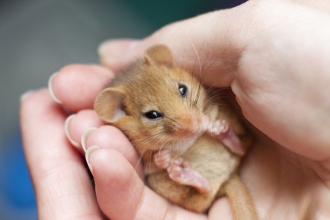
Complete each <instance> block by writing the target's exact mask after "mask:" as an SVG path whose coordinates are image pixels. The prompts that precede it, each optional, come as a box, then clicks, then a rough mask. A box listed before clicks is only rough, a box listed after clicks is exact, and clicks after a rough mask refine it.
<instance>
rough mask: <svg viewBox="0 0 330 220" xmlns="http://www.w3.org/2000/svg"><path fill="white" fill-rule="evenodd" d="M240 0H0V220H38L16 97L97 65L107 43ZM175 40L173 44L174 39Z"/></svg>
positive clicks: (143, 33) (134, 35) (238, 2)
mask: <svg viewBox="0 0 330 220" xmlns="http://www.w3.org/2000/svg"><path fill="white" fill-rule="evenodd" d="M243 2H244V0H208V1H204V0H180V1H177V0H167V1H147V0H139V1H137V0H135V1H134V0H121V1H115V0H94V1H92V0H24V1H22V0H0V105H1V108H0V113H1V114H0V220H18V219H24V220H30V219H37V215H36V204H35V198H34V192H33V188H32V185H31V182H30V179H29V174H28V171H27V167H26V164H25V160H24V154H23V151H22V143H21V138H20V129H19V118H18V109H19V98H20V95H21V94H23V93H24V92H26V91H28V90H34V89H37V88H40V87H46V86H47V81H48V78H49V76H50V75H51V74H53V73H54V72H56V71H57V70H58V69H60V68H61V67H62V66H64V65H67V64H70V63H97V62H98V57H97V53H96V50H97V47H98V45H99V44H100V43H101V42H102V41H104V40H107V39H110V38H143V37H145V36H147V35H149V34H151V33H152V32H154V31H155V30H157V29H158V28H160V27H162V26H164V25H166V24H168V23H170V22H173V21H177V20H182V19H186V18H189V17H193V16H196V15H199V14H202V13H205V12H208V11H214V10H217V9H223V8H230V7H234V6H236V5H239V4H241V3H243ZM173 40H175V39H173Z"/></svg>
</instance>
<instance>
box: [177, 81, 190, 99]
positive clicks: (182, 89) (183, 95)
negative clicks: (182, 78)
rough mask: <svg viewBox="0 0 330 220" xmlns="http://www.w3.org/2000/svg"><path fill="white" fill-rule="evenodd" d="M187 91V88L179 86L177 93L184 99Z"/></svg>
mask: <svg viewBox="0 0 330 220" xmlns="http://www.w3.org/2000/svg"><path fill="white" fill-rule="evenodd" d="M187 91H188V88H187V86H186V85H183V84H179V92H180V94H181V96H182V97H186V95H187Z"/></svg>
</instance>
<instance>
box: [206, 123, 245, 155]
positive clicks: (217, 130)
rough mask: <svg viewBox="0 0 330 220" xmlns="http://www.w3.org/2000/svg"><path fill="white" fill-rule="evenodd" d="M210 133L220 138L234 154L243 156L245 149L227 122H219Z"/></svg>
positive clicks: (210, 129) (213, 125) (211, 128)
mask: <svg viewBox="0 0 330 220" xmlns="http://www.w3.org/2000/svg"><path fill="white" fill-rule="evenodd" d="M208 131H209V133H210V134H211V135H212V136H213V137H215V138H218V139H219V140H220V141H221V142H222V143H223V144H224V145H226V147H227V148H228V149H229V150H230V151H231V152H233V153H235V154H238V155H240V156H243V155H244V153H245V148H244V146H243V144H242V142H241V140H240V139H239V137H238V136H237V135H236V133H235V131H234V129H233V127H232V125H231V124H230V123H229V122H228V121H227V120H217V121H215V122H213V123H212V125H211V126H210V127H209V130H208Z"/></svg>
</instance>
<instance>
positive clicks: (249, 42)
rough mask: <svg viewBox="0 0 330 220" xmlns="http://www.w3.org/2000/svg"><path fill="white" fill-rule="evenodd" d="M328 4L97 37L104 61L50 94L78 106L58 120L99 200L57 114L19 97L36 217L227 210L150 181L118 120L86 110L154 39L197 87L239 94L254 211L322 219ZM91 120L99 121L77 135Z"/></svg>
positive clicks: (76, 70)
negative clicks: (182, 197) (192, 201)
mask: <svg viewBox="0 0 330 220" xmlns="http://www.w3.org/2000/svg"><path fill="white" fill-rule="evenodd" d="M329 8H330V7H329V3H327V2H326V1H313V3H310V2H301V1H292V2H282V1H249V2H247V3H245V4H243V5H241V6H239V7H236V8H234V9H230V10H225V11H218V12H212V13H209V14H205V15H202V16H199V17H196V18H193V19H190V20H186V21H182V22H178V23H174V24H172V25H169V26H166V27H165V28H163V29H161V30H159V31H158V32H156V33H155V34H153V35H152V36H150V37H148V38H146V39H144V40H142V41H131V40H120V41H111V42H106V43H105V44H103V45H102V46H101V47H100V50H99V51H100V58H101V61H102V64H103V65H104V66H106V67H107V68H104V67H100V66H95V65H71V66H67V67H65V68H63V69H61V70H60V71H59V72H58V73H57V74H56V75H55V76H54V77H53V79H52V81H51V88H52V89H51V91H52V94H53V95H54V96H55V97H56V99H57V100H59V101H60V102H61V104H62V105H63V106H65V108H67V109H69V110H70V111H74V112H77V114H76V115H74V116H72V117H71V118H70V120H68V121H67V123H66V130H67V136H69V137H70V140H71V143H73V144H72V145H75V146H77V149H81V147H84V148H85V149H86V150H87V154H86V155H87V161H88V163H89V167H90V169H91V170H92V173H93V176H94V181H95V188H96V198H95V196H94V192H93V186H92V184H91V181H90V180H89V178H88V175H87V172H86V170H85V169H84V168H85V167H84V163H83V162H82V160H81V158H80V157H79V154H78V153H77V151H75V150H73V147H72V146H69V143H68V142H67V141H66V140H65V137H64V130H63V127H62V126H64V125H63V124H64V120H65V111H63V109H62V108H60V107H59V105H57V104H56V103H54V102H53V101H52V100H51V98H50V97H51V96H50V94H49V93H48V92H47V91H44V90H42V91H39V92H37V93H35V94H33V95H31V96H30V97H28V98H26V99H25V100H24V101H23V103H22V108H21V124H22V133H23V141H24V147H25V152H26V157H27V162H28V164H29V167H30V171H31V175H32V179H33V183H34V186H35V189H36V194H37V201H38V209H39V216H40V219H48V218H47V216H51V215H52V214H53V215H54V216H65V215H70V216H72V218H74V217H76V216H79V217H81V216H83V217H85V218H86V219H89V218H96V219H97V218H99V219H101V218H102V214H101V212H100V210H99V208H100V209H101V210H102V212H103V213H104V214H105V215H106V216H108V217H109V218H111V219H206V218H208V219H221V218H223V219H228V218H230V216H231V214H230V207H229V204H228V201H227V200H226V199H225V198H222V199H220V200H218V201H216V202H215V203H214V205H213V206H212V208H211V209H210V211H209V214H208V216H206V215H199V214H195V213H191V212H188V211H186V210H183V209H181V208H179V207H177V206H174V205H171V204H170V203H168V202H167V201H165V200H164V199H162V198H161V197H159V196H158V195H156V194H155V193H153V192H152V191H151V190H149V189H148V188H147V187H146V186H145V185H144V183H143V172H142V168H141V166H140V163H139V157H138V155H137V154H136V153H135V151H134V149H133V147H132V145H131V144H130V143H129V142H128V140H127V139H126V138H125V137H124V136H123V135H122V133H121V132H119V131H118V130H117V129H116V128H113V127H111V126H101V125H102V122H100V121H99V119H98V118H97V116H96V114H95V113H94V111H93V110H91V109H92V106H93V101H94V99H95V97H96V96H97V94H98V93H99V92H100V91H101V90H102V89H103V88H104V87H105V86H106V85H107V84H108V83H109V82H110V81H111V79H112V78H113V77H114V72H118V71H119V70H120V69H122V68H124V67H125V66H127V65H128V64H130V63H131V62H133V61H134V60H135V59H137V58H139V57H141V56H142V54H143V51H144V50H145V49H146V48H147V47H149V46H150V45H152V44H156V43H164V44H167V45H168V46H169V47H170V48H171V50H172V51H173V53H174V57H175V60H176V63H177V65H178V66H181V67H183V68H185V69H187V70H190V71H191V72H193V74H196V75H197V76H200V75H202V76H203V82H204V83H205V84H206V85H211V86H217V87H231V88H232V91H233V93H234V96H232V97H233V98H232V99H231V100H230V101H232V102H234V101H235V99H236V100H237V102H238V104H239V106H240V108H241V110H242V112H243V115H244V116H245V117H246V119H247V120H248V121H249V122H250V124H251V125H250V130H251V132H253V133H254V136H255V142H254V144H253V146H252V147H251V149H250V151H249V152H248V154H247V155H246V157H245V159H244V162H243V164H242V166H241V170H240V176H241V177H242V179H243V182H244V183H245V184H246V185H247V187H248V189H249V190H250V192H251V195H252V198H253V200H254V202H255V205H256V208H257V211H258V214H259V216H260V217H261V219H281V218H285V219H297V216H299V213H302V207H303V206H304V205H303V204H304V201H306V199H307V200H308V199H311V201H312V202H311V204H312V205H313V206H315V213H316V215H317V216H318V217H320V219H322V218H323V219H327V218H329V217H330V213H329V210H330V209H329V204H328V202H327V201H330V182H329V181H330V162H329V161H330V147H329V146H330V136H329V135H328V134H327V133H328V132H327V131H329V130H330V121H329V120H330V117H328V112H330V111H329V110H330V103H329V102H330V101H329V99H328V97H327V94H330V93H329V92H330V91H329V86H328V85H329V81H330V78H329V77H328V74H327V72H329V68H328V65H327V64H328V63H329V62H330V60H329V59H330V58H329V57H330V56H329V55H330V54H329V53H330V46H329V44H327V41H328V39H330V38H329V37H330V31H329V29H328V28H327V27H329V25H330V17H329V15H328V14H327V13H328V11H329ZM35 108H37V110H38V111H36V110H35ZM100 126H101V127H100ZM90 127H97V129H89V130H88V131H87V132H84V131H85V130H87V129H88V128H90ZM32 128H33V129H32ZM40 131H42V133H40ZM81 139H82V144H80V143H81ZM69 174H71V175H69ZM50 189H52V190H50ZM66 204H67V205H66ZM98 207H99V208H98ZM45 210H46V211H45ZM70 210H71V211H72V212H70ZM80 219H81V218H80Z"/></svg>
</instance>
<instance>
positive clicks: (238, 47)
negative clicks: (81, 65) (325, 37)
mask: <svg viewBox="0 0 330 220" xmlns="http://www.w3.org/2000/svg"><path fill="white" fill-rule="evenodd" d="M301 4H302V5H305V6H308V7H306V9H307V10H308V8H310V9H317V10H320V11H326V12H329V8H330V3H329V1H324V0H318V1H312V2H309V3H307V1H304V2H303V1H300V0H296V1H292V2H283V1H267V2H265V1H247V2H245V3H244V4H242V5H240V6H238V7H235V8H232V9H227V10H219V11H215V12H211V13H207V14H203V15H200V16H197V17H194V18H191V19H187V20H184V21H181V22H176V23H173V24H170V25H167V26H165V27H164V28H162V29H160V30H159V31H157V32H155V33H154V34H153V35H151V36H150V37H148V38H145V39H143V40H141V41H136V40H128V39H125V40H113V41H108V42H104V43H103V44H101V46H100V48H99V51H98V52H99V56H100V61H101V63H102V64H103V65H105V66H107V67H109V68H110V69H112V70H114V71H116V72H117V71H120V70H121V69H123V68H124V67H126V66H127V65H128V64H130V63H132V62H134V61H135V60H136V59H141V58H142V56H143V53H144V51H145V50H146V49H147V48H148V47H150V46H151V45H154V44H166V45H168V46H169V47H170V49H171V50H172V52H173V54H174V59H175V62H176V64H177V65H178V66H179V67H183V68H184V69H186V70H188V71H190V72H192V73H193V74H195V75H197V76H199V77H202V78H203V83H204V84H207V85H209V86H218V87H228V86H230V85H231V82H232V81H233V79H234V78H235V77H236V75H237V68H238V67H239V60H240V58H241V55H242V52H243V51H244V50H245V48H246V47H247V46H248V45H249V44H250V43H251V41H253V40H254V39H256V38H257V37H258V35H259V34H260V33H265V32H268V31H269V30H271V29H277V28H281V27H284V26H287V27H289V28H292V26H293V25H295V22H296V21H297V18H296V12H295V10H292V8H294V7H296V8H298V9H300V8H301V7H300V5H301ZM284 9H285V10H284ZM220 79H221V80H220ZM214 81H215V82H214Z"/></svg>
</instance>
